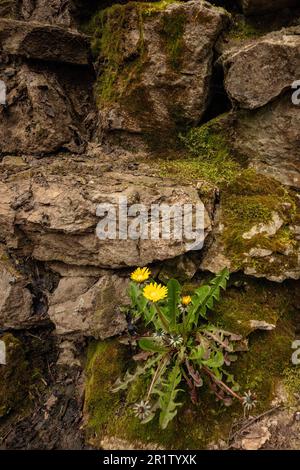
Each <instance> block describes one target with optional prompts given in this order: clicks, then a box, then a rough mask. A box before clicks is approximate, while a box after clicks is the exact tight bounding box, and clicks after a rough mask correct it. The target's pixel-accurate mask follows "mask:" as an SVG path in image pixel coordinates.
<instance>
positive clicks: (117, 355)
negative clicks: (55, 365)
mask: <svg viewBox="0 0 300 470" xmlns="http://www.w3.org/2000/svg"><path fill="white" fill-rule="evenodd" d="M124 361H125V356H124V349H123V348H122V347H120V346H119V347H116V342H115V341H112V340H111V341H105V342H96V341H94V342H92V343H91V344H90V345H89V348H88V354H87V364H86V377H87V379H86V390H85V412H86V413H87V414H88V416H89V422H88V428H87V431H88V435H89V436H92V435H93V433H96V434H99V433H101V432H104V430H105V428H106V427H107V425H108V423H109V421H110V420H111V419H112V418H113V417H114V414H115V412H116V409H118V407H119V406H120V403H119V397H118V396H117V395H114V394H112V393H111V388H112V385H113V383H114V382H115V381H116V380H117V378H118V377H119V376H120V375H121V374H122V373H123V369H124Z"/></svg>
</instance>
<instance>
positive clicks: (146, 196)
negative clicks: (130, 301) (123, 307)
mask: <svg viewBox="0 0 300 470" xmlns="http://www.w3.org/2000/svg"><path fill="white" fill-rule="evenodd" d="M89 163H90V162H89V161H88V159H86V164H85V165H84V164H83V162H80V163H79V164H78V165H77V167H76V168H77V171H78V173H75V172H72V165H71V164H68V163H67V161H66V160H65V161H64V164H62V167H63V168H64V172H65V173H64V174H61V169H60V167H58V168H56V165H55V163H53V164H52V165H51V164H50V165H45V166H44V165H43V164H41V165H40V166H39V168H38V169H37V170H36V171H35V172H33V174H32V175H30V173H27V174H26V175H23V177H20V178H14V177H13V176H12V178H11V180H9V179H6V180H5V181H3V182H2V184H1V185H0V193H1V194H3V199H2V200H1V201H0V220H1V222H2V227H1V231H2V234H3V235H2V236H4V237H5V239H6V243H7V244H8V245H9V246H11V247H17V246H22V233H23V234H24V235H25V236H26V239H27V242H29V243H30V245H31V249H32V256H33V258H35V259H37V260H40V261H49V262H54V261H60V262H62V263H65V264H66V265H73V266H95V267H102V268H109V269H112V268H120V267H126V266H136V265H142V266H145V265H147V264H149V263H152V262H154V261H161V260H166V259H170V258H174V257H176V256H179V255H181V254H183V253H186V252H188V251H190V250H191V246H190V241H191V240H189V238H187V237H186V236H185V235H184V236H183V237H182V239H181V240H179V239H175V238H174V236H170V237H166V238H163V237H162V233H160V235H159V237H158V239H157V240H152V239H151V237H150V235H151V234H150V232H149V230H148V239H147V238H145V239H143V237H142V238H141V236H140V234H139V233H138V231H137V232H136V233H137V237H136V236H135V234H134V233H133V234H132V235H130V236H128V237H127V239H122V238H121V235H122V233H121V232H117V231H116V237H115V239H109V238H106V239H103V238H102V239H101V237H98V236H97V234H96V228H97V226H98V224H99V223H100V221H101V220H102V219H101V217H102V218H103V215H104V214H102V216H101V215H98V216H97V213H96V212H97V208H98V206H99V204H107V203H111V204H112V206H111V207H112V209H116V211H119V202H120V196H122V197H123V198H124V197H125V198H126V200H127V202H128V208H130V207H132V209H131V210H133V209H134V208H136V210H137V209H138V207H137V206H134V204H136V203H139V204H144V206H145V210H146V211H148V213H149V211H150V209H151V205H152V204H161V203H162V202H163V203H165V204H169V206H172V205H173V204H177V205H181V206H182V205H183V204H191V205H192V206H193V207H196V206H197V205H199V206H200V208H203V209H204V206H203V205H202V203H201V200H200V198H199V195H198V192H197V190H196V189H195V188H194V187H193V186H191V185H186V186H184V185H182V186H178V185H175V184H174V181H172V180H170V181H168V180H166V179H161V178H158V177H148V176H145V175H132V174H130V173H127V174H126V173H117V172H115V173H114V172H112V171H107V170H105V168H104V170H102V173H101V171H100V170H98V174H97V176H95V171H96V169H97V164H96V162H95V161H94V162H93V163H94V165H90V164H89ZM65 165H66V166H65ZM115 214H116V216H117V214H118V212H115ZM203 215H204V219H203V224H204V227H203V228H204V234H203V235H204V237H205V236H206V235H207V233H208V232H209V231H210V230H211V221H210V217H209V214H208V212H207V211H206V210H205V209H204V214H203ZM170 217H171V218H170V220H171V227H173V225H172V224H173V223H174V220H176V213H172V212H171V213H170ZM131 220H132V216H130V215H129V217H128V221H127V222H128V223H127V225H126V228H128V230H133V231H134V226H131ZM176 223H177V222H176ZM16 227H18V230H16ZM148 229H149V226H148ZM20 230H21V232H20ZM124 233H125V232H124ZM172 233H173V232H172ZM112 236H113V237H114V233H112ZM122 236H123V235H122ZM201 236H202V234H201ZM125 238H126V237H125ZM200 248H201V247H199V249H200Z"/></svg>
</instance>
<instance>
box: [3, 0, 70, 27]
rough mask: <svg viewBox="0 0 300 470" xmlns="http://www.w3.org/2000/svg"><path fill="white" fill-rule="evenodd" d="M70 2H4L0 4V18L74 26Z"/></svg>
mask: <svg viewBox="0 0 300 470" xmlns="http://www.w3.org/2000/svg"><path fill="white" fill-rule="evenodd" d="M73 11H74V5H73V2H72V0H5V1H2V2H1V3H0V17H5V18H14V19H19V20H21V19H24V20H26V21H35V22H39V23H50V24H59V25H63V26H66V27H71V26H73V25H74V18H73Z"/></svg>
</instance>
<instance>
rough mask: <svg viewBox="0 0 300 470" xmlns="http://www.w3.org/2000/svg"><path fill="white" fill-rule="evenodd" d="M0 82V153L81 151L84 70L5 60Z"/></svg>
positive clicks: (86, 96)
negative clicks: (1, 89)
mask: <svg viewBox="0 0 300 470" xmlns="http://www.w3.org/2000/svg"><path fill="white" fill-rule="evenodd" d="M0 78H1V79H2V80H3V81H4V82H5V84H6V87H7V97H6V106H0V115H1V124H0V140H1V144H0V151H1V153H2V154H14V155H16V154H17V155H20V154H21V155H22V154H25V155H26V154H27V155H28V154H38V155H41V154H43V153H51V152H57V151H58V150H59V149H62V148H65V149H68V150H70V151H73V152H80V151H82V149H83V147H84V143H85V141H86V139H87V137H88V135H89V125H90V121H89V118H87V116H88V115H89V113H91V109H93V101H92V99H91V88H90V87H91V86H92V84H91V76H90V72H89V71H88V70H87V69H82V68H74V69H65V68H64V67H63V66H59V64H56V65H52V64H49V65H46V64H44V65H34V64H30V65H29V64H26V63H23V64H20V65H19V66H17V64H16V63H15V62H13V61H10V62H9V63H7V64H3V65H2V66H1V67H0Z"/></svg>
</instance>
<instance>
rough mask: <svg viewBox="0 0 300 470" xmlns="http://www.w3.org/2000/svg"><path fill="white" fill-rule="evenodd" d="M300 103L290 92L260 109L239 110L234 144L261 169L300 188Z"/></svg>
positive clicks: (252, 164) (284, 182) (260, 170)
mask: <svg viewBox="0 0 300 470" xmlns="http://www.w3.org/2000/svg"><path fill="white" fill-rule="evenodd" d="M299 111H300V107H299V106H295V105H293V104H292V102H291V95H290V93H288V94H287V95H285V96H283V97H282V98H280V99H278V100H276V101H274V102H272V103H270V104H268V105H267V106H265V107H263V108H261V109H258V110H256V111H252V112H250V111H245V112H240V113H238V114H237V121H236V126H235V138H234V139H233V146H234V148H235V149H236V150H237V151H238V152H239V153H240V154H241V155H244V156H246V157H248V159H249V163H250V165H251V166H253V167H255V168H256V169H257V170H258V171H259V172H261V173H264V174H266V175H269V176H271V177H274V178H276V179H277V180H278V181H280V182H282V183H283V184H286V185H289V186H292V187H295V188H300V134H299V128H300V112H299Z"/></svg>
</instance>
